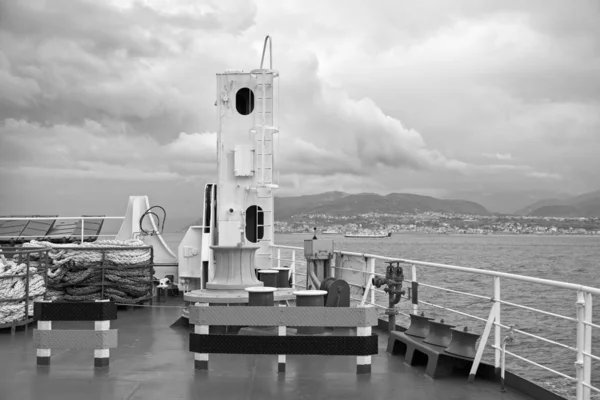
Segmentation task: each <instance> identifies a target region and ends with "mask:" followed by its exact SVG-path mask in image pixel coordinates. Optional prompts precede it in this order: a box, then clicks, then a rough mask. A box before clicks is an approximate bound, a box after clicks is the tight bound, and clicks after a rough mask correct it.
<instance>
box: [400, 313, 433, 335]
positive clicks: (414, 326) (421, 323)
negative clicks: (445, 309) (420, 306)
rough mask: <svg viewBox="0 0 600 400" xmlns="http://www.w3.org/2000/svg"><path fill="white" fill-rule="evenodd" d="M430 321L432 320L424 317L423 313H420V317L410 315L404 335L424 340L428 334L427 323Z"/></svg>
mask: <svg viewBox="0 0 600 400" xmlns="http://www.w3.org/2000/svg"><path fill="white" fill-rule="evenodd" d="M431 320H433V318H430V317H426V316H425V314H424V313H421V315H419V314H413V313H411V314H410V326H409V327H408V329H407V331H406V332H404V333H406V334H407V335H410V336H414V337H418V338H426V337H427V335H428V334H429V321H431Z"/></svg>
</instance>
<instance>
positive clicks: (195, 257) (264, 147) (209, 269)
mask: <svg viewBox="0 0 600 400" xmlns="http://www.w3.org/2000/svg"><path fill="white" fill-rule="evenodd" d="M267 44H268V45H269V55H270V65H269V68H263V64H264V58H265V55H266V51H267ZM278 76H279V74H278V72H277V71H275V70H273V59H272V53H271V39H270V37H269V36H267V37H266V38H265V42H264V46H263V54H262V59H261V64H260V68H259V69H255V70H252V71H249V72H244V71H241V70H226V71H225V72H223V73H220V74H217V93H216V94H217V100H216V102H215V105H216V107H217V120H218V122H217V183H216V184H213V183H211V184H208V185H207V186H206V190H205V196H204V216H203V224H202V226H193V227H190V228H189V229H188V232H187V233H186V235H185V237H184V239H183V241H182V242H181V244H180V246H179V277H180V278H181V279H180V282H179V283H180V287H182V288H183V290H184V291H185V292H188V291H191V290H195V289H205V288H206V283H207V282H208V281H210V280H211V279H212V277H213V276H214V268H215V259H214V256H213V250H212V249H210V246H214V245H217V246H246V245H259V246H260V248H259V249H258V250H257V252H256V258H255V263H254V265H255V268H257V269H261V268H267V267H268V265H269V264H270V246H271V245H272V244H273V233H274V223H273V222H274V221H273V191H274V190H275V189H277V185H276V184H275V182H274V176H275V174H274V168H275V161H274V160H275V146H273V143H274V138H275V137H276V136H275V134H276V133H277V132H278V129H277V128H276V127H275V126H274V121H275V116H274V104H276V101H275V98H274V96H275V91H274V90H273V89H274V83H275V78H277V77H278Z"/></svg>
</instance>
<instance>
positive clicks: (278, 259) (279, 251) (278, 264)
mask: <svg viewBox="0 0 600 400" xmlns="http://www.w3.org/2000/svg"><path fill="white" fill-rule="evenodd" d="M277 268H281V249H280V248H279V247H278V248H277Z"/></svg>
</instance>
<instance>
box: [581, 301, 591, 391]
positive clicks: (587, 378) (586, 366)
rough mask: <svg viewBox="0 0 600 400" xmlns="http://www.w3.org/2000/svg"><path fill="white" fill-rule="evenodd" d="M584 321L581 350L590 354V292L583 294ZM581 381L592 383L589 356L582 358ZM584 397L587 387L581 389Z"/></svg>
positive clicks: (588, 389)
mask: <svg viewBox="0 0 600 400" xmlns="http://www.w3.org/2000/svg"><path fill="white" fill-rule="evenodd" d="M584 307H585V313H584V314H585V315H584V316H585V322H587V323H588V324H586V325H585V335H584V343H583V351H585V352H586V353H587V354H592V326H591V325H589V324H591V323H592V294H591V293H586V294H585V306H584ZM583 382H585V383H586V384H587V385H591V384H592V358H591V357H590V356H585V357H584V358H583ZM583 395H584V399H588V398H590V395H591V391H590V388H589V387H584V389H583Z"/></svg>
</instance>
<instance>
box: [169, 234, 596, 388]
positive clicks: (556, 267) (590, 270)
mask: <svg viewBox="0 0 600 400" xmlns="http://www.w3.org/2000/svg"><path fill="white" fill-rule="evenodd" d="M182 237H183V234H166V235H165V240H166V241H167V243H168V244H169V245H170V246H171V248H172V249H173V250H174V251H176V249H177V245H178V244H179V242H180V241H181V239H182ZM326 237H327V238H329V239H333V240H334V242H335V247H336V249H340V250H346V251H355V252H360V253H371V254H379V255H384V256H391V257H401V258H406V259H412V260H419V261H430V262H436V263H444V264H453V265H460V266H464V267H471V268H480V269H490V270H496V271H501V272H508V273H513V274H520V275H528V276H534V277H539V278H547V279H553V280H558V281H563V282H571V283H577V284H582V285H587V286H594V287H598V288H600V272H599V271H600V270H599V264H600V237H598V236H533V235H531V236H530V235H521V236H512V235H511V236H500V235H481V236H479V235H419V234H399V235H395V236H392V237H391V238H386V239H347V238H344V237H343V236H341V235H327V236H326ZM308 238H310V236H309V235H291V234H277V235H276V236H275V243H276V244H280V245H290V246H300V247H301V246H302V245H303V240H304V239H308ZM298 256H300V254H297V257H298ZM286 258H289V257H286ZM382 268H383V264H378V265H377V269H378V270H379V271H381V270H382ZM405 275H406V277H407V278H409V279H410V268H405ZM417 275H418V281H419V282H422V283H427V284H431V285H435V286H441V287H445V288H449V289H454V290H459V291H465V292H470V293H475V294H480V295H484V296H490V297H491V296H492V294H493V292H492V287H493V286H492V278H491V277H483V276H478V275H473V274H466V273H458V272H453V271H444V270H439V269H435V268H427V267H418V272H417ZM419 290H420V291H419V298H420V300H423V301H427V302H431V303H435V304H440V305H445V306H446V307H449V308H453V309H456V310H459V311H463V312H468V313H469V314H473V315H477V316H479V317H481V318H486V319H487V317H488V313H489V310H490V307H491V303H490V302H489V301H487V300H483V299H478V298H473V297H466V296H461V295H456V294H452V293H448V292H443V291H440V290H435V289H431V288H426V287H423V286H421V287H420V288H419ZM501 297H502V299H503V300H505V301H509V302H512V303H517V304H521V305H526V306H529V307H535V308H539V309H543V310H546V311H550V312H553V313H557V314H562V315H565V316H568V317H573V318H574V317H575V316H576V314H575V313H576V306H575V302H576V293H575V292H573V291H569V290H564V289H556V288H551V287H548V286H543V285H539V284H529V283H524V282H517V281H511V280H506V279H502V281H501ZM378 298H379V296H378ZM379 299H380V300H381V301H380V303H381V304H385V302H386V299H385V298H379ZM594 301H595V303H596V307H595V308H594V313H593V314H594V315H593V320H594V322H596V323H600V298H599V297H597V298H595V299H594ZM410 306H411V305H410V302H409V301H405V300H404V299H403V301H401V302H400V304H399V305H398V306H397V307H398V308H399V309H400V310H401V311H403V312H408V311H410ZM420 310H423V311H425V313H426V315H428V316H431V317H435V318H436V319H439V318H444V319H445V320H446V322H447V323H452V324H455V325H457V326H459V327H460V328H462V327H463V326H468V328H469V330H470V331H474V332H477V333H483V328H484V325H485V324H484V323H483V322H480V321H477V320H474V319H470V318H466V317H463V316H461V315H458V314H455V313H451V312H449V311H446V310H439V309H435V308H431V307H427V306H424V305H423V306H421V307H420ZM400 323H403V321H402V320H400ZM502 323H503V324H504V325H509V324H514V325H516V327H517V328H518V329H521V330H523V331H525V332H528V333H531V334H534V335H539V336H543V337H545V338H547V339H551V340H555V341H558V342H560V343H563V344H564V345H566V346H570V347H575V346H576V343H575V339H576V335H575V328H576V325H575V323H574V322H572V321H567V320H563V319H559V318H556V317H552V316H547V315H543V314H539V313H534V312H531V311H528V310H522V309H517V308H515V307H510V306H507V305H502ZM594 331H595V332H594V333H593V339H594V342H593V343H594V345H593V354H595V355H597V356H600V332H599V331H600V330H598V329H595V330H594ZM492 336H493V334H492ZM515 339H516V340H515V343H514V344H512V345H509V346H507V350H509V351H512V352H514V353H516V354H518V355H520V356H522V357H527V358H528V359H531V360H533V361H535V362H537V363H539V364H542V365H545V366H548V367H551V368H553V369H556V370H558V371H560V372H563V373H565V374H567V375H570V376H575V369H574V364H573V363H574V361H575V352H574V351H572V350H570V349H567V348H564V347H560V346H557V345H552V344H549V343H545V342H542V341H540V340H537V339H534V338H531V337H527V336H525V335H522V334H516V335H515ZM492 340H493V339H492V337H491V338H490V341H491V343H493V341H492ZM485 359H486V361H488V362H489V361H490V360H492V362H493V350H492V349H490V350H489V351H487V353H486V354H485ZM506 363H507V369H509V370H512V371H514V372H517V373H519V374H522V375H525V376H527V377H529V378H530V379H533V380H535V381H537V382H540V383H543V384H545V385H548V386H551V387H552V388H553V389H554V390H556V391H559V392H563V394H569V395H571V394H572V385H569V384H567V382H568V381H567V380H566V379H565V378H560V377H558V378H557V376H556V375H554V374H552V373H550V372H548V371H545V370H544V369H542V368H539V367H535V366H532V365H530V364H527V363H525V362H523V361H520V360H518V359H516V358H514V357H510V356H507V361H506ZM592 366H593V368H592V371H593V373H592V375H593V377H592V381H593V382H594V384H595V386H600V362H597V361H594V362H593V365H592Z"/></svg>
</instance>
